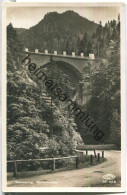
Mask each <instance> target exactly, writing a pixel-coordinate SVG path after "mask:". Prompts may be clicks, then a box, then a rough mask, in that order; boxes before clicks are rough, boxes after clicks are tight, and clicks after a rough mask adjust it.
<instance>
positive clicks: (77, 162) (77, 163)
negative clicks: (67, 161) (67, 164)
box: [76, 156, 79, 169]
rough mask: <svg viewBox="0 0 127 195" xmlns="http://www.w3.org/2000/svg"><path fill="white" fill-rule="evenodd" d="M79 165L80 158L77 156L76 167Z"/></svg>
mask: <svg viewBox="0 0 127 195" xmlns="http://www.w3.org/2000/svg"><path fill="white" fill-rule="evenodd" d="M78 165H79V159H78V156H77V157H76V169H77V168H78Z"/></svg>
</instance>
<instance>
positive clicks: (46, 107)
mask: <svg viewBox="0 0 127 195" xmlns="http://www.w3.org/2000/svg"><path fill="white" fill-rule="evenodd" d="M23 50H24V47H23V44H22V43H21V42H20V40H19V38H18V36H17V34H16V31H15V30H14V28H13V26H12V25H11V24H9V25H8V27H7V142H8V144H7V147H8V160H9V159H31V158H33V159H34V158H42V157H54V156H67V155H69V154H72V153H73V149H74V148H75V147H76V145H77V143H80V144H82V139H81V137H80V135H79V134H78V133H77V132H76V129H77V125H76V124H75V122H74V117H73V116H72V115H71V116H68V112H67V110H65V108H64V107H61V109H60V108H59V107H57V106H56V105H55V103H53V102H52V104H53V106H52V107H51V100H50V99H51V98H50V97H49V101H48V102H47V101H46V99H48V95H47V97H46V98H45V94H46V90H45V88H43V87H42V85H41V84H40V83H39V81H38V80H37V79H35V78H33V79H31V78H30V77H29V73H28V70H27V68H26V67H25V65H23V64H22V63H21V61H22V59H24V56H23V54H22V53H21V52H22V51H23ZM68 117H69V120H68ZM44 148H45V149H46V148H47V152H44Z"/></svg>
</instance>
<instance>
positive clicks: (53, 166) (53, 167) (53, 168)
mask: <svg viewBox="0 0 127 195" xmlns="http://www.w3.org/2000/svg"><path fill="white" fill-rule="evenodd" d="M52 170H53V171H55V158H54V159H53V165H52Z"/></svg>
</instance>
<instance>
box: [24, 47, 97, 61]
mask: <svg viewBox="0 0 127 195" xmlns="http://www.w3.org/2000/svg"><path fill="white" fill-rule="evenodd" d="M25 52H30V51H29V49H28V48H25ZM30 53H36V54H37V53H38V54H45V55H55V56H64V57H67V56H69V57H70V56H71V57H78V58H87V59H91V60H94V59H95V56H94V54H93V53H90V54H89V57H88V56H84V53H80V56H76V54H75V52H72V55H67V53H66V51H63V54H62V55H61V54H58V53H57V51H54V53H49V52H48V50H45V51H44V53H40V52H39V50H38V49H35V52H30Z"/></svg>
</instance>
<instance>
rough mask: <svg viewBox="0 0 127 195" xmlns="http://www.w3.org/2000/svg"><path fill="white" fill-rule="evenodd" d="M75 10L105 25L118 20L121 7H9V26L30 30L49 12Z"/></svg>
mask: <svg viewBox="0 0 127 195" xmlns="http://www.w3.org/2000/svg"><path fill="white" fill-rule="evenodd" d="M67 10H73V11H75V12H77V13H78V14H79V15H80V16H83V17H85V18H87V19H89V20H90V21H94V22H95V23H98V24H99V22H100V21H102V25H104V24H105V23H106V22H108V20H109V21H110V20H113V19H115V20H117V18H118V14H119V7H118V6H117V7H111V6H110V7H77V6H76V7H56V8H55V7H43V8H42V7H9V8H8V9H7V24H9V23H10V22H11V23H12V24H13V26H14V27H16V28H27V29H28V28H30V27H32V26H34V25H36V24H37V23H38V22H40V21H41V20H42V19H43V18H44V16H45V14H47V13H48V12H54V11H56V12H58V13H63V12H65V11H67Z"/></svg>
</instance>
